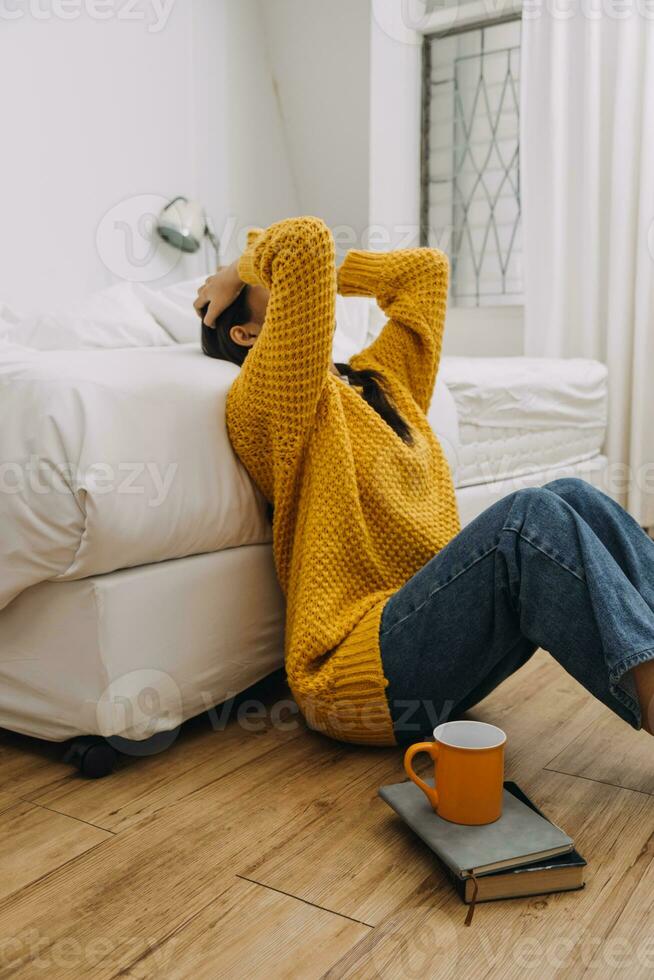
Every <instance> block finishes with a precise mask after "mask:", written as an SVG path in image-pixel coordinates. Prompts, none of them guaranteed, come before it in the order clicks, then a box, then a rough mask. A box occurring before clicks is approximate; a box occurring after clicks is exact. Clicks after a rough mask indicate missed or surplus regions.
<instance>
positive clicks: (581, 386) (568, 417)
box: [441, 357, 608, 487]
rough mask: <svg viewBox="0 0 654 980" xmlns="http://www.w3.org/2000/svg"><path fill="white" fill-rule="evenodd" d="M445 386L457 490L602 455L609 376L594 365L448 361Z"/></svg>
mask: <svg viewBox="0 0 654 980" xmlns="http://www.w3.org/2000/svg"><path fill="white" fill-rule="evenodd" d="M441 378H442V380H444V381H445V383H446V385H447V387H448V388H449V390H450V392H451V393H452V395H453V397H454V400H455V402H456V407H457V411H458V416H459V433H460V446H459V451H458V458H457V486H459V487H468V486H476V485H479V484H488V483H493V482H496V481H500V480H506V479H510V478H512V477H516V476H522V475H526V474H529V473H537V472H539V471H541V470H544V469H551V468H553V467H557V466H561V467H564V466H569V465H573V464H576V463H579V462H582V461H584V460H588V459H592V458H593V457H595V456H597V455H598V454H599V452H600V450H601V448H602V444H603V442H604V438H605V434H606V420H607V398H608V392H607V370H606V367H605V366H604V365H602V364H599V363H598V362H597V361H588V360H581V359H572V360H568V361H562V360H550V359H547V358H538V359H536V358H523V357H520V358H469V357H448V358H444V359H443V364H442V368H441Z"/></svg>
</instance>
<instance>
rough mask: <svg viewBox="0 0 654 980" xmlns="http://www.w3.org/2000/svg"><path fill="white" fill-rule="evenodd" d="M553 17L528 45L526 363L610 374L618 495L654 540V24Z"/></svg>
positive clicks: (540, 11)
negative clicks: (540, 361)
mask: <svg viewBox="0 0 654 980" xmlns="http://www.w3.org/2000/svg"><path fill="white" fill-rule="evenodd" d="M547 7H548V8H549V7H551V8H552V10H554V14H553V13H552V12H551V11H549V10H547V9H545V7H544V6H542V7H534V6H533V4H532V5H531V6H530V12H529V14H527V11H526V10H525V16H524V19H523V35H522V80H521V91H522V107H521V119H522V123H521V124H522V135H521V172H522V202H523V222H524V225H523V228H524V236H525V241H524V256H525V269H524V278H525V318H526V353H527V354H531V355H536V356H557V357H592V358H597V359H598V360H601V361H604V362H605V363H606V364H607V365H608V367H609V377H610V405H609V431H608V439H607V445H606V452H607V455H608V456H609V461H610V469H609V479H610V482H609V491H610V492H611V493H612V495H614V496H615V497H616V498H617V499H619V500H620V502H621V503H622V504H623V505H624V506H626V507H627V508H628V510H629V511H630V512H631V513H632V514H633V516H634V517H635V518H636V519H637V520H638V521H639V522H640V523H641V524H642V525H644V526H652V525H654V22H653V21H652V19H651V16H652V14H653V12H652V11H650V17H649V18H648V17H646V16H643V15H642V14H641V13H639V12H638V7H639V5H637V4H633V5H630V4H623V5H622V6H621V7H620V8H619V7H618V5H617V4H616V6H615V8H611V7H610V6H607V5H606V4H604V5H602V6H601V7H600V6H599V4H598V5H597V7H598V9H595V8H594V7H592V5H590V4H588V3H585V4H583V11H582V10H580V9H579V8H580V7H581V5H580V4H578V5H577V7H575V4H574V2H572V3H569V4H567V5H566V4H561V5H560V9H559V10H558V11H557V10H556V8H555V6H554V5H550V4H548V5H547ZM612 10H615V11H618V10H622V11H623V15H622V16H621V17H620V16H611V11H612ZM566 11H567V13H566ZM607 11H608V12H607ZM557 12H558V16H555V14H556V13H557ZM625 12H626V16H625Z"/></svg>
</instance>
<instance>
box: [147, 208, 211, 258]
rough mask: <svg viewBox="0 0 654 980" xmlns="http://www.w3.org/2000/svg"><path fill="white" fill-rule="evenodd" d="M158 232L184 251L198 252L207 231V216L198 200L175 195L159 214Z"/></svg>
mask: <svg viewBox="0 0 654 980" xmlns="http://www.w3.org/2000/svg"><path fill="white" fill-rule="evenodd" d="M157 232H158V233H159V235H160V236H161V238H163V239H164V241H166V242H168V243H169V245H172V246H173V247H174V248H179V249H181V251H182V252H197V251H198V249H199V248H200V246H201V244H202V241H203V239H204V236H205V234H206V233H207V216H206V214H205V211H204V208H203V207H202V205H201V204H200V203H199V202H198V201H189V200H188V199H187V198H185V197H175V198H173V200H172V201H170V202H169V203H168V204H167V205H166V207H165V208H164V209H163V210H162V211H161V213H160V214H159V218H158V220H157Z"/></svg>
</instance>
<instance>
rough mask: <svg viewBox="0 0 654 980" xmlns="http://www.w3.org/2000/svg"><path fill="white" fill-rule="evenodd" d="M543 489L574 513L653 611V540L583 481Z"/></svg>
mask: <svg viewBox="0 0 654 980" xmlns="http://www.w3.org/2000/svg"><path fill="white" fill-rule="evenodd" d="M545 489H546V490H551V491H552V493H556V494H557V495H558V496H559V497H561V499H562V500H565V501H566V503H568V504H570V506H571V507H572V508H573V509H574V510H576V512H577V513H578V514H579V516H580V517H582V518H583V519H584V521H585V522H586V524H588V526H589V527H590V528H591V529H592V530H593V531H594V532H595V534H596V535H597V537H598V538H599V539H600V541H601V542H602V544H603V545H604V547H605V548H606V550H607V551H608V552H609V553H610V555H611V556H612V558H613V559H614V560H615V561H616V562H617V563H618V565H619V566H620V568H621V569H622V571H623V572H624V574H625V575H626V576H627V578H628V579H629V581H630V582H631V584H632V585H633V586H634V588H635V589H636V591H637V592H639V593H640V595H641V596H642V597H643V599H644V600H645V602H646V603H647V605H648V606H649V607H650V609H652V610H654V575H653V574H652V570H653V569H654V541H652V539H651V538H650V537H649V535H648V534H646V533H645V531H643V529H642V527H640V525H639V524H638V523H637V522H636V521H635V520H634V519H633V517H632V516H631V514H628V513H627V512H626V510H624V509H623V508H622V507H621V506H620V505H619V504H616V502H615V500H612V499H611V498H610V497H607V495H606V494H605V493H602V491H601V490H598V489H597V488H596V487H594V486H592V485H591V484H590V483H587V482H586V481H585V480H577V479H573V478H568V479H562V480H554V481H553V482H552V483H548V484H547V486H546V487H545Z"/></svg>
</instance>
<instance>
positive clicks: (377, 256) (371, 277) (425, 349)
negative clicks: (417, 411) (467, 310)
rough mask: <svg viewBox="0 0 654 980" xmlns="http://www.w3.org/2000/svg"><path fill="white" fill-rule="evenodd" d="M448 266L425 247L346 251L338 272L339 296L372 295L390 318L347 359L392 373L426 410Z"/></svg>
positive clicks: (437, 352)
mask: <svg viewBox="0 0 654 980" xmlns="http://www.w3.org/2000/svg"><path fill="white" fill-rule="evenodd" d="M448 273H449V264H448V260H447V256H445V255H444V254H443V252H439V251H438V250H436V249H430V248H416V249H407V250H405V251H399V252H387V253H380V252H362V251H357V250H353V251H351V252H349V253H348V255H347V257H346V259H345V261H344V263H343V265H342V266H341V268H340V270H339V274H338V289H339V292H340V293H342V294H343V295H344V296H374V297H375V298H376V300H377V302H378V303H379V305H380V306H381V308H382V310H383V311H384V313H385V314H386V315H387V317H388V318H389V319H388V321H387V323H386V325H385V326H384V328H383V329H382V331H381V333H380V334H379V336H378V337H377V338H376V339H375V340H374V341H373V343H372V344H370V346H369V347H367V348H366V349H365V350H363V351H361V353H359V354H356V355H355V356H354V357H353V358H351V361H350V363H351V364H352V366H353V367H354V368H356V369H359V370H360V369H361V368H364V367H375V368H377V369H378V370H380V371H381V373H382V374H386V373H391V374H393V375H395V377H396V378H398V379H399V381H400V382H401V383H402V384H404V385H405V386H406V387H407V388H408V389H409V390H410V392H411V394H412V395H413V397H414V398H415V400H416V402H417V403H418V405H419V406H420V408H421V409H422V410H423V411H424V412H426V411H427V409H428V408H429V403H430V401H431V396H432V392H433V389H434V383H435V381H436V372H437V371H438V365H439V361H440V356H441V347H442V341H443V330H444V327H445V311H446V307H447V283H448Z"/></svg>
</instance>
